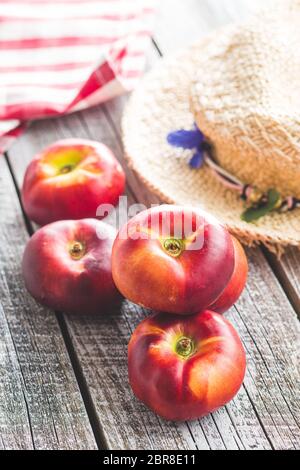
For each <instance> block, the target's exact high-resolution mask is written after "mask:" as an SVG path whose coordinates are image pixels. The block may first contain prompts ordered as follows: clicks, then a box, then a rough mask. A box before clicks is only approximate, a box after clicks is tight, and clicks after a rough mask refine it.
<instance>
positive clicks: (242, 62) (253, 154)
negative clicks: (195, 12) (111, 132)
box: [191, 1, 300, 198]
mask: <svg viewBox="0 0 300 470" xmlns="http://www.w3.org/2000/svg"><path fill="white" fill-rule="evenodd" d="M281 5H282V8H281V7H280V6H279V7H278V8H279V9H278V10H275V12H273V13H272V14H270V13H268V15H267V16H265V15H261V16H260V17H259V20H257V19H256V18H255V19H254V20H253V21H252V22H251V23H248V24H247V25H243V26H237V27H232V28H227V29H226V30H223V31H222V33H220V32H217V33H216V35H215V37H214V38H213V40H212V41H210V43H209V45H208V46H207V48H206V49H205V51H203V52H202V54H201V57H202V60H201V62H200V64H199V69H198V70H197V76H196V79H195V81H194V83H193V85H192V87H191V91H192V92H191V95H192V99H191V105H192V110H193V112H194V114H195V120H196V122H197V124H198V126H199V128H200V129H201V130H202V131H203V133H204V134H205V135H206V136H207V137H208V138H209V139H210V140H211V141H212V142H213V144H214V147H215V150H216V155H217V157H218V161H219V162H220V164H221V166H222V167H223V168H225V169H226V170H228V171H230V172H231V173H233V174H234V175H236V176H237V177H238V178H240V179H241V180H242V181H243V182H245V183H247V184H248V183H250V184H255V185H256V186H258V187H259V188H260V189H262V190H264V191H266V190H268V189H270V188H273V187H274V188H276V189H277V190H278V191H279V192H280V193H281V194H282V195H283V196H296V197H298V198H300V2H299V1H297V2H295V1H291V2H289V1H285V2H284V4H283V3H282V4H281Z"/></svg>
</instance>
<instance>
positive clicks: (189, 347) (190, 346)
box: [176, 336, 195, 358]
mask: <svg viewBox="0 0 300 470" xmlns="http://www.w3.org/2000/svg"><path fill="white" fill-rule="evenodd" d="M194 350H195V345H194V342H193V340H192V339H191V338H188V337H187V336H182V337H181V338H180V339H179V340H178V341H177V343H176V353H177V354H178V355H179V356H182V357H185V358H187V357H189V356H191V355H192V354H193V352H194Z"/></svg>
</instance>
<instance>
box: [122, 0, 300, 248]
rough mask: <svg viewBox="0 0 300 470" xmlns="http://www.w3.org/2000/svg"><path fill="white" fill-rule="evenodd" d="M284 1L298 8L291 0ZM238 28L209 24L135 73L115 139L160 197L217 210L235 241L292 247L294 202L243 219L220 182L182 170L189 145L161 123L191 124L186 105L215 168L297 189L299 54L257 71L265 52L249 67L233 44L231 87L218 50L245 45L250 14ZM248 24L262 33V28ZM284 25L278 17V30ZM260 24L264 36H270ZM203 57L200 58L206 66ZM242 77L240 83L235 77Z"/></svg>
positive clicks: (298, 242)
mask: <svg viewBox="0 0 300 470" xmlns="http://www.w3.org/2000/svg"><path fill="white" fill-rule="evenodd" d="M292 3H293V4H296V6H297V7H298V6H299V8H300V2H298V1H297V2H295V1H294V2H292ZM296 12H298V8H296ZM270 21H271V22H274V21H275V20H274V19H271V20H270ZM256 24H257V25H258V24H260V22H258V23H256ZM243 28H244V34H245V35H244V34H243V33H241V29H240V28H239V27H236V26H233V27H226V28H223V30H221V31H220V30H219V31H218V32H217V33H213V34H212V35H210V36H209V37H207V38H206V39H205V40H202V41H200V42H199V43H197V44H195V45H193V46H191V47H190V48H189V49H187V50H185V51H182V52H180V53H179V54H178V55H177V56H176V57H174V58H172V59H168V60H162V61H161V63H160V65H159V66H158V67H157V68H156V69H154V70H153V71H151V72H150V73H149V74H148V75H147V76H146V77H145V78H144V80H143V81H142V83H141V85H140V87H139V88H138V89H137V90H136V91H135V92H134V93H133V95H132V96H131V98H130V100H129V103H128V105H127V108H126V110H125V114H124V117H123V139H124V148H125V154H126V156H127V158H128V161H129V164H130V165H131V167H132V168H133V169H134V170H135V171H136V172H137V174H138V175H139V177H140V179H141V180H142V181H143V183H145V184H146V185H147V186H148V188H149V189H150V190H152V191H153V192H155V193H156V194H157V195H158V196H160V197H161V198H162V199H163V200H164V201H166V202H169V203H176V204H192V205H195V206H199V207H202V208H203V209H205V210H207V211H209V212H211V213H212V214H213V215H215V216H216V217H217V218H219V220H221V221H222V222H223V223H224V224H225V225H226V226H227V227H228V228H229V230H230V231H231V232H232V233H233V234H234V235H236V236H237V237H238V238H239V239H240V240H241V241H242V242H244V243H246V244H249V245H251V244H253V243H256V242H262V243H263V244H265V245H266V246H268V247H269V248H270V249H271V250H273V251H275V252H277V253H280V252H282V251H283V250H284V247H285V246H287V245H294V246H300V210H299V209H296V210H295V211H293V212H289V213H285V214H279V213H272V214H270V215H267V216H265V217H263V218H262V219H260V220H259V221H257V222H255V223H246V222H244V221H242V220H241V213H242V212H243V210H244V204H243V202H242V201H241V200H240V199H239V197H238V196H237V194H236V193H235V192H234V191H232V190H230V189H226V188H225V187H224V186H223V185H222V183H220V182H219V181H218V180H217V179H216V178H215V176H214V175H213V174H212V173H211V171H210V169H209V168H207V167H204V168H202V169H200V170H191V169H190V168H189V166H188V164H187V163H188V161H189V159H190V158H191V156H192V152H191V151H189V150H181V149H174V148H173V147H171V146H169V145H168V144H167V142H166V136H167V134H168V133H169V132H170V131H172V130H176V129H180V128H186V129H189V128H191V127H192V125H193V122H194V120H195V116H194V115H193V113H192V112H191V107H192V109H193V111H194V112H195V113H196V117H197V122H198V124H199V125H200V128H201V129H202V130H203V131H204V132H205V133H207V135H208V136H209V137H210V138H211V139H212V140H213V142H214V144H217V147H218V148H217V156H218V158H220V155H221V159H222V164H223V163H224V167H226V168H228V169H229V170H231V171H232V172H233V173H235V174H236V175H237V176H239V177H240V178H242V177H243V179H244V181H245V183H255V184H257V185H259V184H260V183H261V185H262V189H264V188H270V187H276V186H278V189H280V190H281V189H282V192H283V194H284V195H286V194H287V193H288V192H289V191H288V189H286V188H287V185H290V186H288V187H289V188H290V189H293V190H294V191H293V192H292V195H294V196H295V195H296V196H297V195H298V196H300V189H299V188H300V184H299V183H300V165H299V163H300V153H299V136H300V134H299V130H300V128H299V122H300V119H299V109H300V107H299V105H300V102H299V90H300V87H299V86H298V89H297V90H296V88H297V82H298V84H299V85H300V82H299V77H300V56H299V66H298V68H297V64H296V62H297V60H296V57H294V56H293V52H292V51H290V52H289V56H288V57H294V59H293V61H294V62H293V64H294V65H293V66H292V65H289V66H288V65H287V62H289V61H288V60H287V61H284V57H283V55H284V53H283V51H282V50H281V60H280V65H279V63H278V64H277V61H276V60H275V59H274V62H273V65H272V61H271V62H270V63H268V64H267V66H266V67H267V68H266V70H265V71H264V70H261V69H264V65H263V62H264V55H265V53H264V54H263V55H262V57H261V58H260V59H257V63H258V64H259V66H257V70H256V73H254V70H253V71H252V70H251V69H252V65H251V64H252V62H251V61H250V62H249V60H250V59H249V58H248V57H247V55H246V56H244V59H243V58H242V56H240V54H239V53H236V60H237V61H238V62H237V63H238V67H239V69H241V74H242V77H243V78H241V79H240V80H241V81H240V82H239V86H237V88H235V86H236V83H237V80H238V79H237V78H235V80H236V81H234V80H233V77H235V74H236V71H235V70H234V67H233V64H232V63H231V60H230V62H229V65H228V68H226V67H225V66H224V67H225V70H224V67H223V66H222V67H221V63H222V57H223V56H224V51H226V57H228V56H230V54H231V52H234V47H233V45H232V41H234V43H236V40H237V41H239V42H240V45H241V47H242V46H243V45H244V44H245V47H246V49H245V50H246V51H247V50H249V40H250V39H249V38H250V37H252V35H255V33H254V23H252V24H251V25H247V27H245V26H243ZM256 28H258V30H259V34H260V37H261V38H262V36H263V35H264V33H263V31H262V29H261V27H260V26H256ZM282 28H283V26H282ZM288 29H289V26H288V25H287V24H286V26H285V28H284V30H285V33H287V30H288ZM293 30H294V33H295V37H298V39H299V32H298V31H296V30H295V28H294V27H293ZM267 31H269V30H268V29H266V34H267V39H266V38H265V39H264V44H266V43H267V42H268V41H271V40H272V38H271V37H270V31H269V32H267ZM220 38H222V40H221V39H220ZM243 38H245V39H244V42H243ZM290 39H291V38H289V39H287V41H288V40H290ZM284 42H285V41H283V43H282V44H281V42H279V43H280V47H279V45H278V44H277V43H276V41H275V39H274V41H273V42H272V41H271V47H272V48H273V47H276V50H277V49H278V48H279V49H280V48H281V47H282V48H283V45H284ZM274 43H275V45H274ZM230 44H231V45H230ZM256 47H257V48H258V44H257V45H256ZM297 47H298V45H297ZM286 49H288V47H287V46H286ZM298 53H299V47H298ZM216 54H217V59H216V62H217V63H218V64H219V66H220V68H218V67H215V65H214V64H215V60H214V59H213V60H212V59H211V57H216ZM219 54H220V55H219ZM274 54H275V51H274ZM258 55H259V54H258ZM232 60H233V59H232ZM243 61H244V62H243ZM283 62H285V70H286V73H287V75H286V76H285V75H284V67H282V65H283ZM204 63H205V64H208V66H207V68H205V69H203V64H204ZM243 64H245V65H243ZM272 67H273V68H272ZM277 67H278V81H277V83H276V84H273V88H272V92H271V91H268V90H266V84H267V83H271V82H272V77H275V76H277ZM295 67H296V69H297V71H296V69H295ZM271 69H272V70H271ZM292 69H293V70H292ZM212 71H213V73H212ZM224 71H225V77H224V75H223V73H224ZM296 72H297V73H296ZM213 74H216V75H213ZM284 76H285V80H284ZM195 77H197V78H196V80H195ZM229 77H231V78H229ZM256 77H258V78H257V79H256ZM261 77H263V78H261ZM266 77H267V78H268V79H267V78H266ZM202 79H203V81H202ZM228 80H231V82H230V83H229V82H228ZM243 82H244V83H245V86H242V83H243ZM253 82H254V84H253ZM284 82H285V83H284ZM203 83H206V87H205V86H204V87H203V86H202V84H203ZM219 83H220V84H222V85H221V88H220V87H219ZM200 84H201V85H200ZM226 87H227V88H226ZM191 89H192V90H193V91H192V98H191ZM199 90H204V91H206V95H205V98H203V95H201V96H200V94H199ZM253 90H254V91H255V96H256V99H254V100H253V98H252V94H253V92H254V91H253ZM290 93H291V95H293V96H292V98H291V96H290ZM274 96H275V98H276V99H275V100H274ZM277 99H278V101H277ZM191 103H192V106H190V105H191ZM297 103H298V106H297ZM225 108H226V110H227V109H228V113H227V111H226V112H225ZM203 109H205V112H203ZM203 116H205V117H203ZM237 122H238V123H237ZM202 124H204V126H205V128H204V126H203V125H202ZM219 146H220V155H219ZM232 160H233V162H232ZM251 178H252V180H251ZM295 181H296V183H295ZM297 182H298V184H297ZM270 183H271V184H270ZM275 183H276V185H275Z"/></svg>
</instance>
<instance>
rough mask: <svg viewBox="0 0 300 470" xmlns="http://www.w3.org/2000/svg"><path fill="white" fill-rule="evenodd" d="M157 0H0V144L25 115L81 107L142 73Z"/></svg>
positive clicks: (7, 142) (111, 93) (9, 137)
mask: <svg viewBox="0 0 300 470" xmlns="http://www.w3.org/2000/svg"><path fill="white" fill-rule="evenodd" d="M155 3H156V0H0V152H3V151H4V150H5V149H6V148H7V147H8V146H9V145H10V143H11V142H12V141H13V140H14V139H15V138H16V136H17V135H19V134H20V132H21V131H22V129H23V127H24V123H26V121H27V120H31V119H38V118H43V117H47V116H54V115H61V114H64V113H68V112H72V111H76V110H79V109H84V108H86V107H89V106H93V105H95V104H98V103H101V102H103V101H105V100H108V99H110V98H112V97H114V96H117V95H119V94H121V93H123V92H126V91H129V90H131V89H132V88H133V87H134V86H135V85H136V83H137V80H138V79H139V77H140V76H141V74H142V71H143V68H144V62H145V49H146V46H147V44H148V42H149V38H150V35H151V28H152V20H153V16H154V7H155Z"/></svg>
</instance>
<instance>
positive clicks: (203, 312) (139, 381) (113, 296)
mask: <svg viewBox="0 0 300 470" xmlns="http://www.w3.org/2000/svg"><path fill="white" fill-rule="evenodd" d="M124 184H125V175H124V172H123V170H122V168H121V167H120V165H119V163H118V162H117V161H116V159H115V157H114V156H113V154H112V153H111V151H110V150H109V149H108V148H107V147H105V146H104V145H102V144H99V143H95V142H91V141H82V140H76V139H72V140H68V141H60V142H57V143H56V144H53V145H52V146H50V147H49V148H48V149H46V150H45V151H44V152H42V153H41V154H39V155H38V156H37V157H36V158H35V159H33V161H32V162H31V163H30V165H29V167H28V169H27V171H26V174H25V179H24V185H23V189H22V200H23V205H24V209H25V211H26V212H27V214H28V216H29V217H30V218H31V219H32V220H33V221H35V222H37V223H38V224H40V225H44V226H43V227H42V228H40V229H39V230H37V232H36V233H35V234H34V235H33V236H32V238H31V239H30V240H29V242H28V244H27V246H26V249H25V252H24V257H23V265H22V267H23V275H24V279H25V284H26V287H27V289H28V291H29V292H30V293H31V294H32V296H33V297H34V298H35V299H36V300H38V301H39V302H41V303H43V304H44V305H46V306H49V307H51V308H53V309H55V310H61V311H64V312H67V313H76V314H85V313H92V314H101V313H103V312H109V307H110V306H111V305H112V304H115V303H116V302H118V301H120V299H121V294H122V295H123V296H124V297H126V298H127V299H129V300H131V301H132V302H135V303H137V304H139V305H141V306H143V307H146V308H149V309H153V310H155V312H154V313H153V314H152V315H151V316H149V317H148V318H146V319H145V320H144V321H143V322H142V323H141V324H140V325H139V326H138V327H137V329H136V330H135V332H134V333H133V335H132V338H131V340H130V343H129V348H128V369H129V381H130V384H131V386H132V389H133V391H134V393H135V395H136V396H137V397H138V398H139V399H140V400H142V401H143V402H144V403H145V404H146V405H148V406H149V407H150V408H151V409H153V410H154V411H155V412H156V413H158V414H159V415H160V416H162V417H164V418H167V419H171V420H185V419H195V418H199V417H201V416H204V415H205V414H207V413H210V412H211V411H213V410H215V409H217V408H219V407H220V406H222V405H224V404H225V403H227V402H228V401H229V400H231V399H232V398H233V397H234V395H235V394H236V393H237V391H238V390H239V388H240V386H241V384H242V381H243V378H244V374H245V363H246V361H245V352H244V349H243V346H242V343H241V341H240V338H239V336H238V334H237V333H236V331H235V330H234V328H233V326H232V325H231V324H230V323H229V322H228V321H227V320H226V319H225V318H224V317H223V316H222V315H221V313H224V312H225V311H226V310H228V309H229V308H230V307H231V306H232V305H233V304H234V303H235V301H236V300H237V299H238V297H239V296H240V294H241V292H242V290H243V288H244V286H245V283H246V278H247V270H248V268H247V259H246V256H245V253H244V250H243V248H242V247H241V245H240V243H239V242H238V241H237V240H236V239H235V238H233V237H232V236H231V235H230V234H229V232H228V231H227V230H226V228H225V227H223V226H222V225H221V224H220V223H218V222H217V221H216V220H215V219H214V218H213V217H211V216H210V215H208V214H207V213H205V212H203V211H202V210H200V209H198V208H194V207H181V206H172V205H163V206H159V207H155V208H152V209H149V210H145V211H143V212H141V213H139V214H138V215H137V216H135V217H133V218H132V219H131V220H130V221H129V222H128V223H127V224H126V225H125V226H124V227H122V228H121V230H119V232H118V234H117V233H116V230H115V229H114V228H112V227H111V226H109V225H108V224H106V223H105V222H103V221H99V220H96V218H95V217H96V211H97V208H98V206H99V205H101V204H112V205H116V204H117V202H118V198H119V196H120V195H121V194H122V192H123V190H124ZM66 219H67V220H66ZM68 219H69V220H68ZM46 224H47V225H46Z"/></svg>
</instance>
